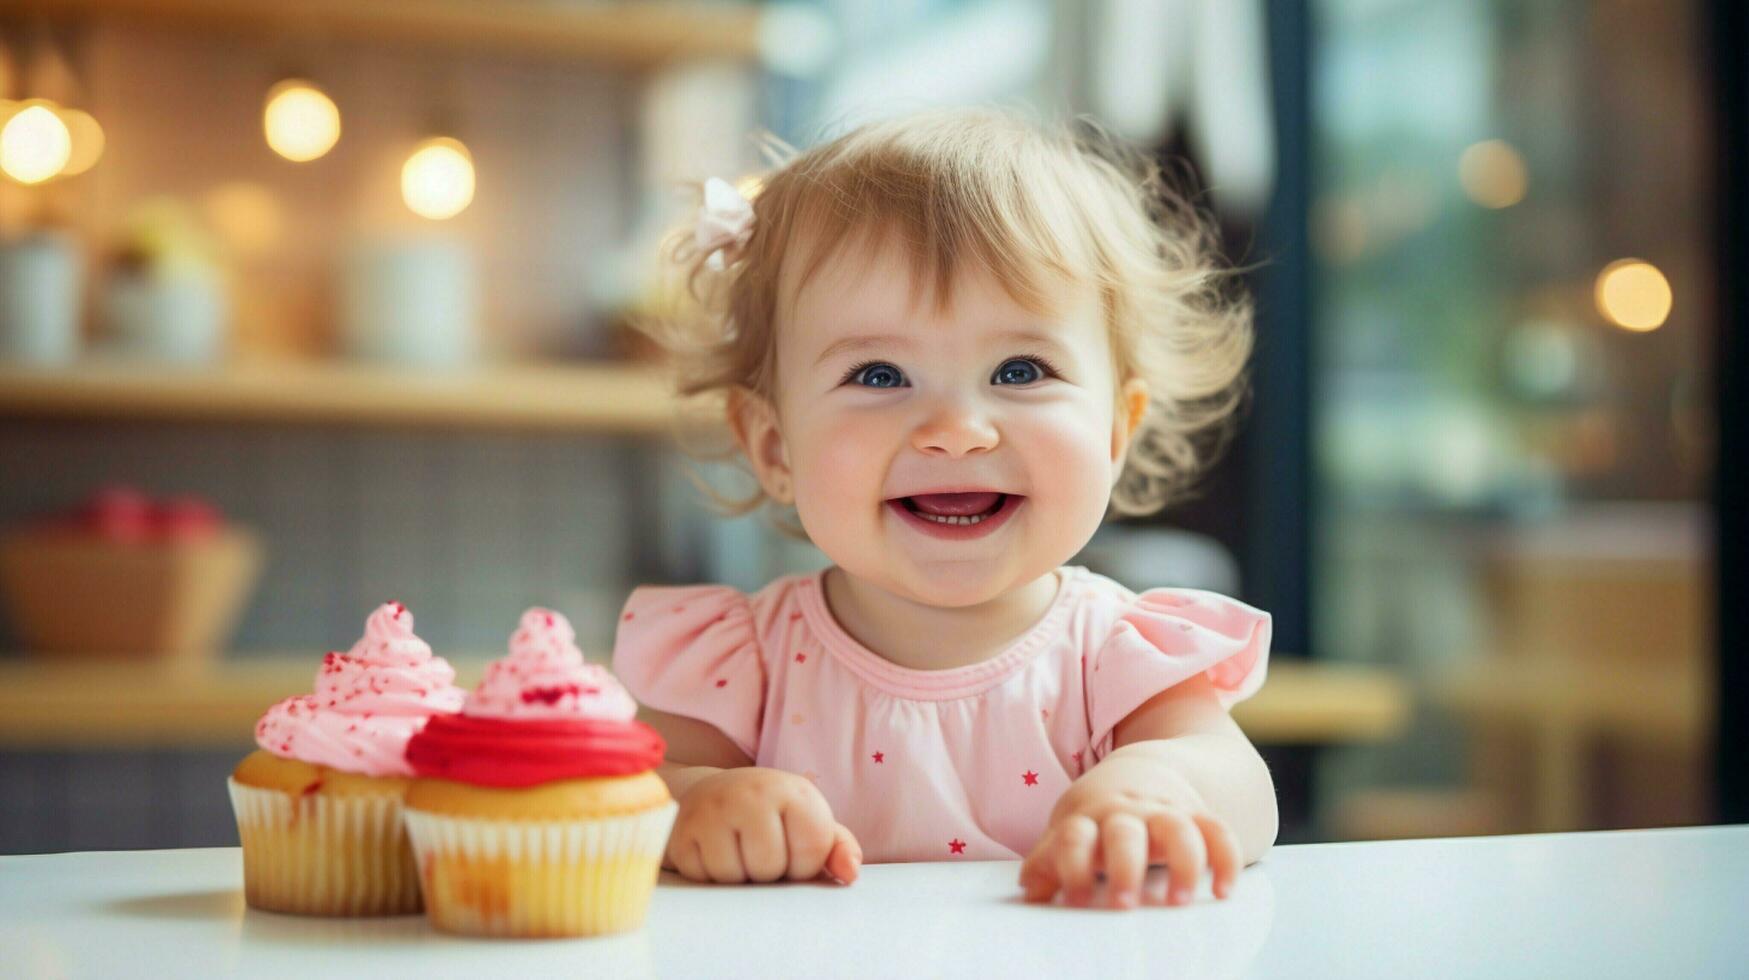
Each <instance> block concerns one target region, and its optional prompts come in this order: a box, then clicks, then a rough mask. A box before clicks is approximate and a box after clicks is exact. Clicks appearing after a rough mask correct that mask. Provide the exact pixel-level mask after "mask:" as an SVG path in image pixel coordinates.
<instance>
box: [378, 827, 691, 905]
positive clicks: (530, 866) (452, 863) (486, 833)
mask: <svg viewBox="0 0 1749 980" xmlns="http://www.w3.org/2000/svg"><path fill="white" fill-rule="evenodd" d="M679 809H680V808H679V806H678V805H676V804H674V803H672V802H670V803H668V804H666V805H664V806H661V807H658V808H656V809H653V810H647V811H644V812H642V813H634V814H627V815H623V816H614V817H599V818H593V819H579V820H574V821H532V820H531V821H515V820H490V819H477V818H465V817H449V816H443V815H440V814H435V813H430V812H426V811H422V810H412V809H409V810H407V811H406V812H405V819H406V823H407V831H408V835H409V836H410V837H411V838H412V841H413V852H414V854H415V856H416V858H417V860H418V867H419V873H420V882H421V885H422V887H423V890H424V894H425V910H426V914H427V915H428V916H429V917H430V919H431V923H432V924H433V925H435V926H436V927H437V928H439V929H442V930H444V931H446V932H455V933H462V934H465V935H473V936H515V937H531V936H593V935H599V934H603V933H610V932H625V931H627V930H631V929H636V928H638V927H639V926H641V925H642V924H643V922H644V915H645V913H646V912H647V911H648V909H649V905H650V894H651V892H652V891H654V889H655V887H656V878H657V876H658V874H659V873H660V871H661V864H662V853H663V851H664V849H666V847H667V845H668V832H669V830H670V829H672V828H673V826H674V816H675V814H676V813H678V812H679Z"/></svg>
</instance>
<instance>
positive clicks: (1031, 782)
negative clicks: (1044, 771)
mask: <svg viewBox="0 0 1749 980" xmlns="http://www.w3.org/2000/svg"><path fill="white" fill-rule="evenodd" d="M1020 778H1021V780H1022V781H1023V782H1025V783H1026V785H1028V786H1037V785H1038V773H1036V772H1033V771H1032V770H1031V769H1028V770H1027V771H1026V772H1024V773H1022V774H1021V776H1020Z"/></svg>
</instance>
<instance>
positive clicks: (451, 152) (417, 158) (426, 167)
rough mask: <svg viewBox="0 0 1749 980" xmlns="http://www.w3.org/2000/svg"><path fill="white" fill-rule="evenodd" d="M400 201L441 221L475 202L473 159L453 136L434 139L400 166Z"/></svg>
mask: <svg viewBox="0 0 1749 980" xmlns="http://www.w3.org/2000/svg"><path fill="white" fill-rule="evenodd" d="M401 199H402V200H403V201H405V202H406V204H407V207H408V208H410V209H412V211H413V213H414V214H417V215H420V216H421V217H425V218H430V219H431V220H433V221H442V220H444V219H446V218H453V217H455V216H456V215H458V214H460V213H461V212H462V211H463V210H465V209H466V208H467V206H468V204H469V203H471V202H472V201H473V199H474V157H473V154H472V153H470V152H468V148H467V146H466V145H464V144H463V143H462V141H461V140H458V139H456V138H455V137H453V136H433V137H431V138H430V139H426V140H423V141H421V142H420V143H419V145H418V146H416V147H414V148H413V153H412V154H411V155H410V156H408V157H407V162H406V163H405V164H403V165H402V166H401Z"/></svg>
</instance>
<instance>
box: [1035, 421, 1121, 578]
mask: <svg viewBox="0 0 1749 980" xmlns="http://www.w3.org/2000/svg"><path fill="white" fill-rule="evenodd" d="M1012 438H1013V440H1014V443H1015V448H1016V449H1018V450H1019V451H1020V456H1021V458H1022V459H1023V460H1024V461H1025V466H1026V479H1027V482H1028V484H1029V489H1028V490H1027V493H1028V495H1029V500H1028V503H1029V505H1030V506H1029V510H1031V511H1032V513H1031V514H1030V515H1028V516H1029V517H1030V521H1029V523H1030V524H1032V525H1034V527H1033V528H1032V530H1033V533H1034V534H1035V535H1038V536H1040V537H1042V538H1043V539H1044V540H1041V541H1040V544H1041V546H1043V547H1046V548H1050V549H1053V550H1056V551H1062V552H1063V553H1062V554H1061V556H1060V557H1059V558H1058V559H1057V561H1058V562H1062V561H1067V560H1068V559H1069V558H1071V557H1073V555H1074V553H1075V552H1077V551H1079V550H1081V546H1082V545H1084V544H1086V543H1087V539H1088V538H1090V537H1092V536H1093V532H1094V531H1095V530H1097V529H1098V527H1099V523H1100V521H1102V520H1103V519H1104V517H1105V511H1106V507H1107V505H1108V504H1109V502H1110V500H1111V483H1112V479H1113V478H1114V476H1115V474H1116V471H1115V469H1114V468H1113V466H1112V462H1111V435H1110V432H1109V430H1106V429H1104V428H1102V427H1101V426H1100V425H1099V424H1098V419H1097V418H1089V417H1087V416H1086V415H1085V414H1084V413H1080V412H1073V413H1071V412H1065V413H1061V414H1046V415H1044V416H1042V417H1036V418H1034V419H1032V420H1031V424H1029V425H1027V426H1025V427H1024V429H1017V430H1016V431H1015V432H1014V433H1013V434H1012ZM1064 549H1066V550H1064Z"/></svg>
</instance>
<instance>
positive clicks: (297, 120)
mask: <svg viewBox="0 0 1749 980" xmlns="http://www.w3.org/2000/svg"><path fill="white" fill-rule="evenodd" d="M261 127H262V130H263V132H264V134H265V135H266V137H267V145H268V146H270V147H272V148H273V152H275V153H277V154H279V155H280V156H282V157H285V158H286V159H287V160H290V161H292V162H294V163H308V162H309V161H311V160H315V159H319V158H320V157H322V156H323V155H325V154H326V153H327V152H328V151H329V150H332V149H333V148H334V144H335V143H338V142H339V141H340V109H339V107H338V106H336V105H335V104H334V100H333V99H330V98H329V97H328V93H326V92H324V91H322V89H321V88H320V87H319V86H317V85H316V84H315V83H314V82H311V81H309V80H308V79H303V78H287V79H285V80H283V81H281V82H279V83H278V84H276V85H274V86H273V88H271V89H269V90H268V92H267V103H266V105H265V107H264V108H263V109H262V112H261Z"/></svg>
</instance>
